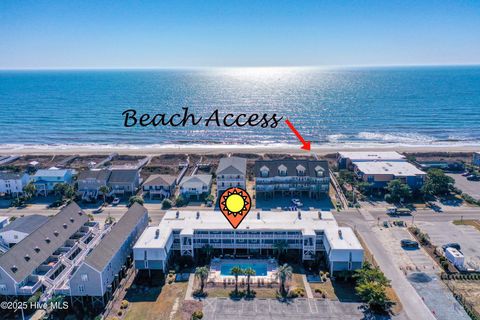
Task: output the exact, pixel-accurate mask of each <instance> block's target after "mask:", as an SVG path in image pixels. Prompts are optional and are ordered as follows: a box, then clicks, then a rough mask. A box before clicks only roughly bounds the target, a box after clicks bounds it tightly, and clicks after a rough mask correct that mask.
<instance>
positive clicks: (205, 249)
mask: <svg viewBox="0 0 480 320" xmlns="http://www.w3.org/2000/svg"><path fill="white" fill-rule="evenodd" d="M202 250H203V252H204V253H205V255H206V256H207V259H208V261H210V257H211V256H212V253H213V247H212V246H211V245H209V244H208V243H207V244H206V245H204V246H203V247H202Z"/></svg>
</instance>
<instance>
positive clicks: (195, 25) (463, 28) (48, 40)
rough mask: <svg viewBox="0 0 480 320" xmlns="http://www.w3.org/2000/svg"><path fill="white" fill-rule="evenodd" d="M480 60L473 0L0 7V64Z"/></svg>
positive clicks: (479, 20) (59, 2)
mask: <svg viewBox="0 0 480 320" xmlns="http://www.w3.org/2000/svg"><path fill="white" fill-rule="evenodd" d="M412 64H413V65H418V64H420V65H423V64H429V65H432V64H434V65H435V64H480V1H446V0H445V1H427V0H424V1H407V0H405V1H351V2H350V1H328V2H326V1H319V0H318V1H299V0H292V1H280V0H276V1H246V0H238V1H228V0H224V1H214V0H211V1H201V0H197V1H183V0H177V1H167V0H165V1H121V0H115V1H87V0H83V1H76V0H65V1H63V0H56V1H41V0H37V1H18V0H11V1H10V0H2V1H0V68H1V69H17V68H20V69H25V68H27V69H28V68H149V67H209V66H331V65H335V66H337V65H412Z"/></svg>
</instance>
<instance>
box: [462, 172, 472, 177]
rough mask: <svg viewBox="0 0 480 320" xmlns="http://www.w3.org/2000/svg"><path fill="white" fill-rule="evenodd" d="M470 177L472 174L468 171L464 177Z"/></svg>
mask: <svg viewBox="0 0 480 320" xmlns="http://www.w3.org/2000/svg"><path fill="white" fill-rule="evenodd" d="M469 175H471V173H470V172H468V171H467V172H464V173H462V176H464V177H468V176H469Z"/></svg>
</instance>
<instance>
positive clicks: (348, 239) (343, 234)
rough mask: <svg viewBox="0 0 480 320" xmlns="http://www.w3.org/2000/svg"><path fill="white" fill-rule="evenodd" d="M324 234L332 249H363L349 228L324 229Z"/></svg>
mask: <svg viewBox="0 0 480 320" xmlns="http://www.w3.org/2000/svg"><path fill="white" fill-rule="evenodd" d="M325 236H326V237H327V240H328V243H329V244H330V247H331V248H332V249H350V250H351V249H360V250H362V249H363V248H362V245H361V244H360V241H358V239H357V236H355V233H354V232H353V230H352V229H351V228H347V227H340V228H337V229H333V228H332V229H326V230H325Z"/></svg>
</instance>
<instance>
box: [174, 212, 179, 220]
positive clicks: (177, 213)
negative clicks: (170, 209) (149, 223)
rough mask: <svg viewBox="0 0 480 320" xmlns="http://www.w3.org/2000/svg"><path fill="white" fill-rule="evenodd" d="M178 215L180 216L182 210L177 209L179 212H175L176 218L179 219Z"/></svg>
mask: <svg viewBox="0 0 480 320" xmlns="http://www.w3.org/2000/svg"><path fill="white" fill-rule="evenodd" d="M178 217H180V211H177V212H176V213H175V218H176V219H178Z"/></svg>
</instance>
